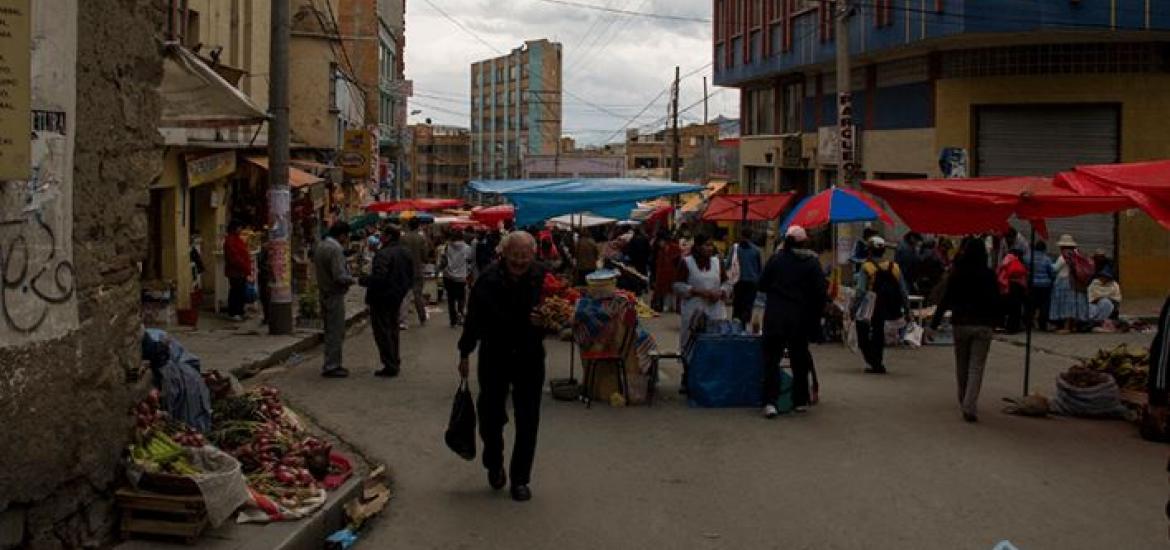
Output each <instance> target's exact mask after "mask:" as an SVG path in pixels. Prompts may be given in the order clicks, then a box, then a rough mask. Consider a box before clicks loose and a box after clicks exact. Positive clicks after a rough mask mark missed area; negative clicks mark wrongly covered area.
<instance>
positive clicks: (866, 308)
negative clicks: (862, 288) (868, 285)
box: [853, 290, 877, 321]
mask: <svg viewBox="0 0 1170 550" xmlns="http://www.w3.org/2000/svg"><path fill="white" fill-rule="evenodd" d="M876 308H877V294H876V293H875V292H873V291H872V290H871V291H869V292H866V293H865V294H862V295H861V298H860V299H859V300H858V301H857V307H856V308H854V310H853V319H854V320H856V321H869V320H870V319H873V312H874V309H876Z"/></svg>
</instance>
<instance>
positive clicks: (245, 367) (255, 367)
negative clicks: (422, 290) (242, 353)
mask: <svg viewBox="0 0 1170 550" xmlns="http://www.w3.org/2000/svg"><path fill="white" fill-rule="evenodd" d="M369 317H370V309H369V308H368V307H365V306H363V307H362V309H361V310H359V311H358V312H357V313H354V314H353V315H351V316H350V317H347V318H346V319H345V329H346V331H349V329H351V328H353V327H355V326H357V325H359V324H361V323H364V322H365V321H366V320H367V319H369ZM324 339H325V335H324V333H320V332H318V333H315V334H312V335H310V336H306V337H304V338H302V339H300V341H298V342H297V343H295V344H292V345H289V346H285V347H283V348H281V349H279V350H276V351H275V352H273V353H271V354H269V355H268V357H265V358H263V359H257V360H255V361H252V362H250V363H244V364H242V365H240V366H237V367H234V368H232V369H231V373H232V374H233V375H234V376H235V377H236V378H238V379H240V380H247V379H249V378H252V377H253V376H256V375H257V374H260V373H261V372H263V371H264V370H266V369H269V368H271V367H274V366H276V365H279V364H281V363H284V362H285V361H288V360H289V358H291V357H292V356H293V355H295V354H297V353H301V352H305V351H308V350H310V349H313V348H315V347H317V346H319V345H321V343H322V342H323V341H324Z"/></svg>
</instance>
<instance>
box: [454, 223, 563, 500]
mask: <svg viewBox="0 0 1170 550" xmlns="http://www.w3.org/2000/svg"><path fill="white" fill-rule="evenodd" d="M502 255H503V258H502V259H501V261H500V262H497V263H495V264H492V265H491V266H489V267H488V268H487V269H486V270H485V271H484V272H483V274H482V275H481V276H480V277H479V279H478V280H476V282H475V286H474V287H473V288H472V290H471V301H470V303H469V304H468V308H467V319H466V321H465V322H464V325H463V336H462V338H460V339H459V374H461V375H462V376H463V377H467V374H468V370H469V366H468V365H469V362H468V358H469V357H470V356H471V354H472V353H473V352H474V351H475V350H476V347H478V348H479V368H478V370H477V376H478V378H479V399H478V403H477V405H478V408H479V434H480V437H481V438H483V465H484V467H485V468H487V471H488V483H489V484H490V485H491V487H492V488H493V489H496V490H499V489H503V488H504V486H505V485H507V484H508V474H509V473H510V474H511V478H512V489H511V492H512V499H513V500H516V501H519V502H523V501H526V500H529V499H531V498H532V492H531V491H530V490H529V488H528V483H529V481H530V479H531V474H532V462H533V459H534V457H535V455H536V433H537V428H538V426H539V423H540V396H541V388H542V386H543V385H544V334H543V332H542V331H541V329H540V327H538V326H537V324H536V323H535V322H534V319H533V317H534V313H535V310H536V307H537V305H538V304H539V302H540V290H541V284H542V282H543V280H544V273H543V271H542V270H541V268H540V267H539V266H538V265H537V264H536V263H535V262H534V261H533V260H534V258H535V256H536V239H534V238H533V237H532V235H531V234H529V233H526V232H523V231H518V232H514V233H511V234H509V235H508V236H507V237H505V238H504V241H503V243H502ZM509 391H511V393H512V409H513V413H514V415H515V420H516V441H515V444H514V446H513V448H512V463H511V467H510V472H508V473H505V471H504V425H505V424H506V423H507V422H508V414H507V403H506V401H507V398H508V393H509Z"/></svg>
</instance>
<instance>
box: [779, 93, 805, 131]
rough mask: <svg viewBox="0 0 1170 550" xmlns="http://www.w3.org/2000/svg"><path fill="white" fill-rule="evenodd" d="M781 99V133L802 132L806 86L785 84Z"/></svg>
mask: <svg viewBox="0 0 1170 550" xmlns="http://www.w3.org/2000/svg"><path fill="white" fill-rule="evenodd" d="M780 90H781V94H782V97H781V99H780V101H781V103H780V109H781V117H780V133H782V134H791V133H794V132H799V131H800V111H801V108H802V105H801V103H802V101H803V98H804V84H803V83H801V82H794V83H791V84H785V85H783V86H782V87H781V88H780Z"/></svg>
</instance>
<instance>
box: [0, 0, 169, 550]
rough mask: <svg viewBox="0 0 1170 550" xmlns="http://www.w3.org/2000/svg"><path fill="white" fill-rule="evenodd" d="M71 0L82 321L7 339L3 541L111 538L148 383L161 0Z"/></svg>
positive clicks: (0, 356)
mask: <svg viewBox="0 0 1170 550" xmlns="http://www.w3.org/2000/svg"><path fill="white" fill-rule="evenodd" d="M40 1H41V0H37V2H40ZM62 1H65V2H67V3H68V4H72V5H73V6H71V7H72V9H76V10H77V21H78V25H77V63H76V83H77V86H76V88H77V99H76V110H75V116H74V117H73V119H72V120H70V121H68V122H69V124H72V125H74V127H75V128H76V130H75V147H74V156H73V160H74V162H73V166H72V177H73V185H72V191H73V193H72V210H73V218H72V256H73V260H72V263H73V266H74V269H73V280H72V281H71V282H69V281H65V282H66V283H68V284H71V285H72V292H73V293H74V295H75V298H76V306H77V320H78V324H77V327H76V328H75V329H74V330H71V331H70V332H68V333H67V334H65V335H63V336H58V337H53V338H52V339H48V340H42V341H34V342H31V343H26V344H21V345H5V343H3V342H0V441H2V442H3V443H2V444H0V448H3V452H2V453H0V548H6V547H10V546H25V547H29V548H34V549H40V548H77V547H94V546H97V545H99V544H101V543H102V542H105V541H108V540H109V538H110V537H111V536H112V534H113V527H114V523H113V522H114V514H113V507H112V503H111V500H110V495H111V492H112V489H113V487H114V484H115V482H116V481H117V476H118V475H119V471H120V470H119V466H118V464H119V459H120V454H121V452H122V449H123V448H124V447H125V444H126V442H127V439H128V436H129V430H130V426H131V423H130V421H129V417H128V416H127V414H126V411H127V409H128V407H129V406H130V405H131V404H132V402H133V400H134V398H135V397H136V395H135V394H136V392H140V391H141V389H140V388H138V387H136V386H132V385H128V384H127V383H126V382H125V371H126V367H127V366H129V365H134V364H137V362H138V355H139V334H140V330H141V329H140V320H139V284H138V264H139V262H140V261H141V260H142V258H143V256H144V250H145V248H146V217H145V208H146V205H147V203H148V200H149V197H148V192H147V187H148V185H149V184H150V182H151V180H152V179H153V178H155V177H157V174H158V173H159V171H160V170H161V160H162V148H161V140H160V138H159V136H158V132H157V124H158V118H159V112H160V104H159V98H158V96H157V93H156V91H155V89H156V86H157V84H158V82H159V80H160V79H161V77H162V58H161V50H160V46H159V42H158V37H159V35H160V32H159V31H160V29H163V28H164V19H163V17H164V12H163V10H162V8H161V6H162V3H161V2H157V1H156V0H62ZM34 3H36V2H34ZM59 15H60V13H58V16H59ZM9 183H11V182H0V184H3V185H5V186H7V185H8V184H9ZM6 190H7V187H6ZM10 260H11V258H10ZM2 265H3V257H0V266H2Z"/></svg>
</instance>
